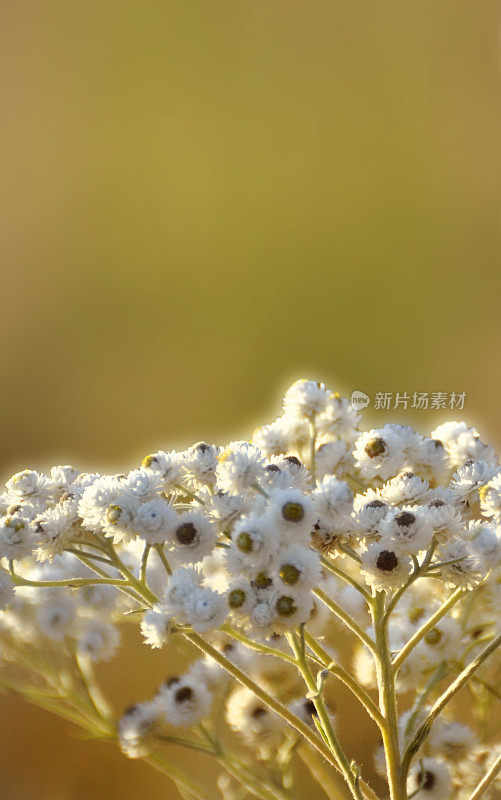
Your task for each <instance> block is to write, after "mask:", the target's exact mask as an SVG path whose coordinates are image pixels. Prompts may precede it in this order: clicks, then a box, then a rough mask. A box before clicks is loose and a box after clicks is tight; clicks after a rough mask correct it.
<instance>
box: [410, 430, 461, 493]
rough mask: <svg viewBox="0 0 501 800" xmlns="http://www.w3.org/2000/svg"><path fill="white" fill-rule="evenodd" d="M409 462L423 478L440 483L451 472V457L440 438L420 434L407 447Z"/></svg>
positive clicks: (413, 469) (414, 470)
mask: <svg viewBox="0 0 501 800" xmlns="http://www.w3.org/2000/svg"><path fill="white" fill-rule="evenodd" d="M406 454H407V459H406V460H407V462H408V464H409V466H410V467H411V468H412V471H413V472H415V473H417V474H419V475H420V476H421V477H422V478H423V479H426V480H429V481H432V482H433V483H440V482H442V481H444V480H446V478H447V476H448V475H449V474H450V468H451V459H450V455H449V453H448V451H447V450H446V449H445V447H444V445H443V443H442V442H441V441H440V439H432V438H430V437H429V436H420V437H418V438H416V439H415V441H414V442H413V443H412V444H411V445H408V446H407V447H406Z"/></svg>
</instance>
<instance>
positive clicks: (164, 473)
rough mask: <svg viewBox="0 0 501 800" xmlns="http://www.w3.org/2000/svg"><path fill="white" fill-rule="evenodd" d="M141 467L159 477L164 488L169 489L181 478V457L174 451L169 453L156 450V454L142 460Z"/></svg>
mask: <svg viewBox="0 0 501 800" xmlns="http://www.w3.org/2000/svg"><path fill="white" fill-rule="evenodd" d="M142 467H143V468H144V469H146V470H149V471H151V472H155V473H156V474H157V475H159V476H160V478H161V479H162V482H163V486H164V488H171V487H172V486H174V485H175V484H176V483H177V482H178V481H179V478H180V476H181V470H182V460H181V455H180V454H179V453H177V452H176V451H175V450H171V451H170V452H169V453H166V452H165V451H164V450H158V452H157V453H151V454H150V455H148V456H145V457H144V458H143V462H142Z"/></svg>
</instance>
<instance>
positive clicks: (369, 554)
mask: <svg viewBox="0 0 501 800" xmlns="http://www.w3.org/2000/svg"><path fill="white" fill-rule="evenodd" d="M361 558H362V564H361V566H360V571H361V573H362V575H363V576H364V578H365V580H366V581H367V583H368V584H369V585H370V586H373V587H374V588H375V589H383V590H384V591H388V590H390V589H395V588H397V587H398V586H402V585H403V584H404V583H405V581H406V580H407V578H408V577H409V575H410V572H411V562H410V559H409V557H408V556H406V555H403V554H402V553H401V551H400V549H399V548H398V547H395V545H394V543H393V542H392V541H391V540H390V541H388V540H384V539H383V540H381V541H380V542H377V543H375V544H371V545H369V547H368V548H367V550H366V551H365V553H362V555H361Z"/></svg>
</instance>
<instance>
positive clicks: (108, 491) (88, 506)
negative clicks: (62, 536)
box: [78, 475, 121, 533]
mask: <svg viewBox="0 0 501 800" xmlns="http://www.w3.org/2000/svg"><path fill="white" fill-rule="evenodd" d="M120 490H121V481H120V480H119V479H118V478H117V477H116V476H114V475H103V476H100V477H98V478H97V479H95V480H93V481H92V482H90V483H89V485H87V486H86V487H85V488H84V490H83V493H82V496H81V498H80V502H79V504H78V514H79V516H80V517H81V520H82V526H83V527H84V528H86V529H87V530H89V531H94V532H95V533H98V532H100V531H101V529H102V526H103V518H104V515H105V513H106V509H107V508H108V507H109V506H111V505H112V504H114V503H115V501H116V500H117V498H118V497H119V496H120Z"/></svg>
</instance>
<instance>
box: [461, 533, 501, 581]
mask: <svg viewBox="0 0 501 800" xmlns="http://www.w3.org/2000/svg"><path fill="white" fill-rule="evenodd" d="M467 538H468V539H469V541H470V545H471V549H472V551H473V553H474V554H475V555H476V556H477V558H478V559H479V560H480V562H482V563H483V565H484V569H485V570H486V571H487V570H488V569H493V568H496V567H498V566H499V565H500V564H501V534H500V530H499V528H495V527H493V526H492V525H486V524H485V523H484V522H481V521H475V522H470V524H469V526H468V532H467Z"/></svg>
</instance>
